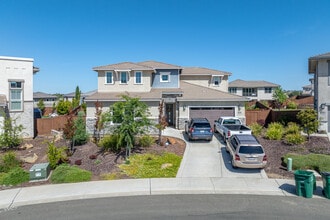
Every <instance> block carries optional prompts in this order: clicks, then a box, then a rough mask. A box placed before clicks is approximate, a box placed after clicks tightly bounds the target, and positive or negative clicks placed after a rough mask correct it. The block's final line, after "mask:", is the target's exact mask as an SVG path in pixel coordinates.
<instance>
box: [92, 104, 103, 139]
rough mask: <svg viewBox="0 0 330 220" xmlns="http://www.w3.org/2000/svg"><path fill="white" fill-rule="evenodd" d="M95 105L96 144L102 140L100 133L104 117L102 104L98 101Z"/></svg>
mask: <svg viewBox="0 0 330 220" xmlns="http://www.w3.org/2000/svg"><path fill="white" fill-rule="evenodd" d="M94 105H95V118H96V120H95V124H94V139H95V141H96V142H98V141H99V140H100V132H101V130H102V129H103V122H102V120H101V117H102V103H101V102H99V101H96V102H95V103H94Z"/></svg>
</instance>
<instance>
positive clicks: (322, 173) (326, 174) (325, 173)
mask: <svg viewBox="0 0 330 220" xmlns="http://www.w3.org/2000/svg"><path fill="white" fill-rule="evenodd" d="M321 175H322V176H330V172H321Z"/></svg>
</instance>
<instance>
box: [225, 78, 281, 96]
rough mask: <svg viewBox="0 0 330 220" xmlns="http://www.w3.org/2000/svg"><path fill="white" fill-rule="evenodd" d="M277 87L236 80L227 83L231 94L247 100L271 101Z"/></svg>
mask: <svg viewBox="0 0 330 220" xmlns="http://www.w3.org/2000/svg"><path fill="white" fill-rule="evenodd" d="M278 87H279V85H277V84H274V83H270V82H266V81H246V80H241V79H237V80H235V81H232V82H230V83H229V86H228V91H229V93H231V94H235V95H239V96H243V97H246V98H248V99H249V100H258V101H260V100H273V99H274V98H273V94H274V91H275V89H276V88H278Z"/></svg>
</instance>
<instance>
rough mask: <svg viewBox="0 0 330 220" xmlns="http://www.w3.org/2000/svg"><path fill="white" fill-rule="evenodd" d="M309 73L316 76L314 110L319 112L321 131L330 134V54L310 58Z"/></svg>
mask: <svg viewBox="0 0 330 220" xmlns="http://www.w3.org/2000/svg"><path fill="white" fill-rule="evenodd" d="M308 73H309V74H313V75H314V80H312V82H314V85H313V89H314V108H315V110H316V111H317V112H318V119H319V121H320V127H319V130H320V131H325V132H327V133H330V53H326V54H321V55H318V56H314V57H310V58H309V59H308Z"/></svg>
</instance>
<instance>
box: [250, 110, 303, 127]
mask: <svg viewBox="0 0 330 220" xmlns="http://www.w3.org/2000/svg"><path fill="white" fill-rule="evenodd" d="M300 111H301V110H299V109H297V110H286V109H281V110H272V109H267V110H266V109H261V110H246V111H245V117H246V124H247V125H251V124H253V123H258V124H260V125H263V126H267V125H268V124H269V123H272V122H282V123H287V122H296V123H299V120H298V119H297V114H298V113H299V112H300Z"/></svg>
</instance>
